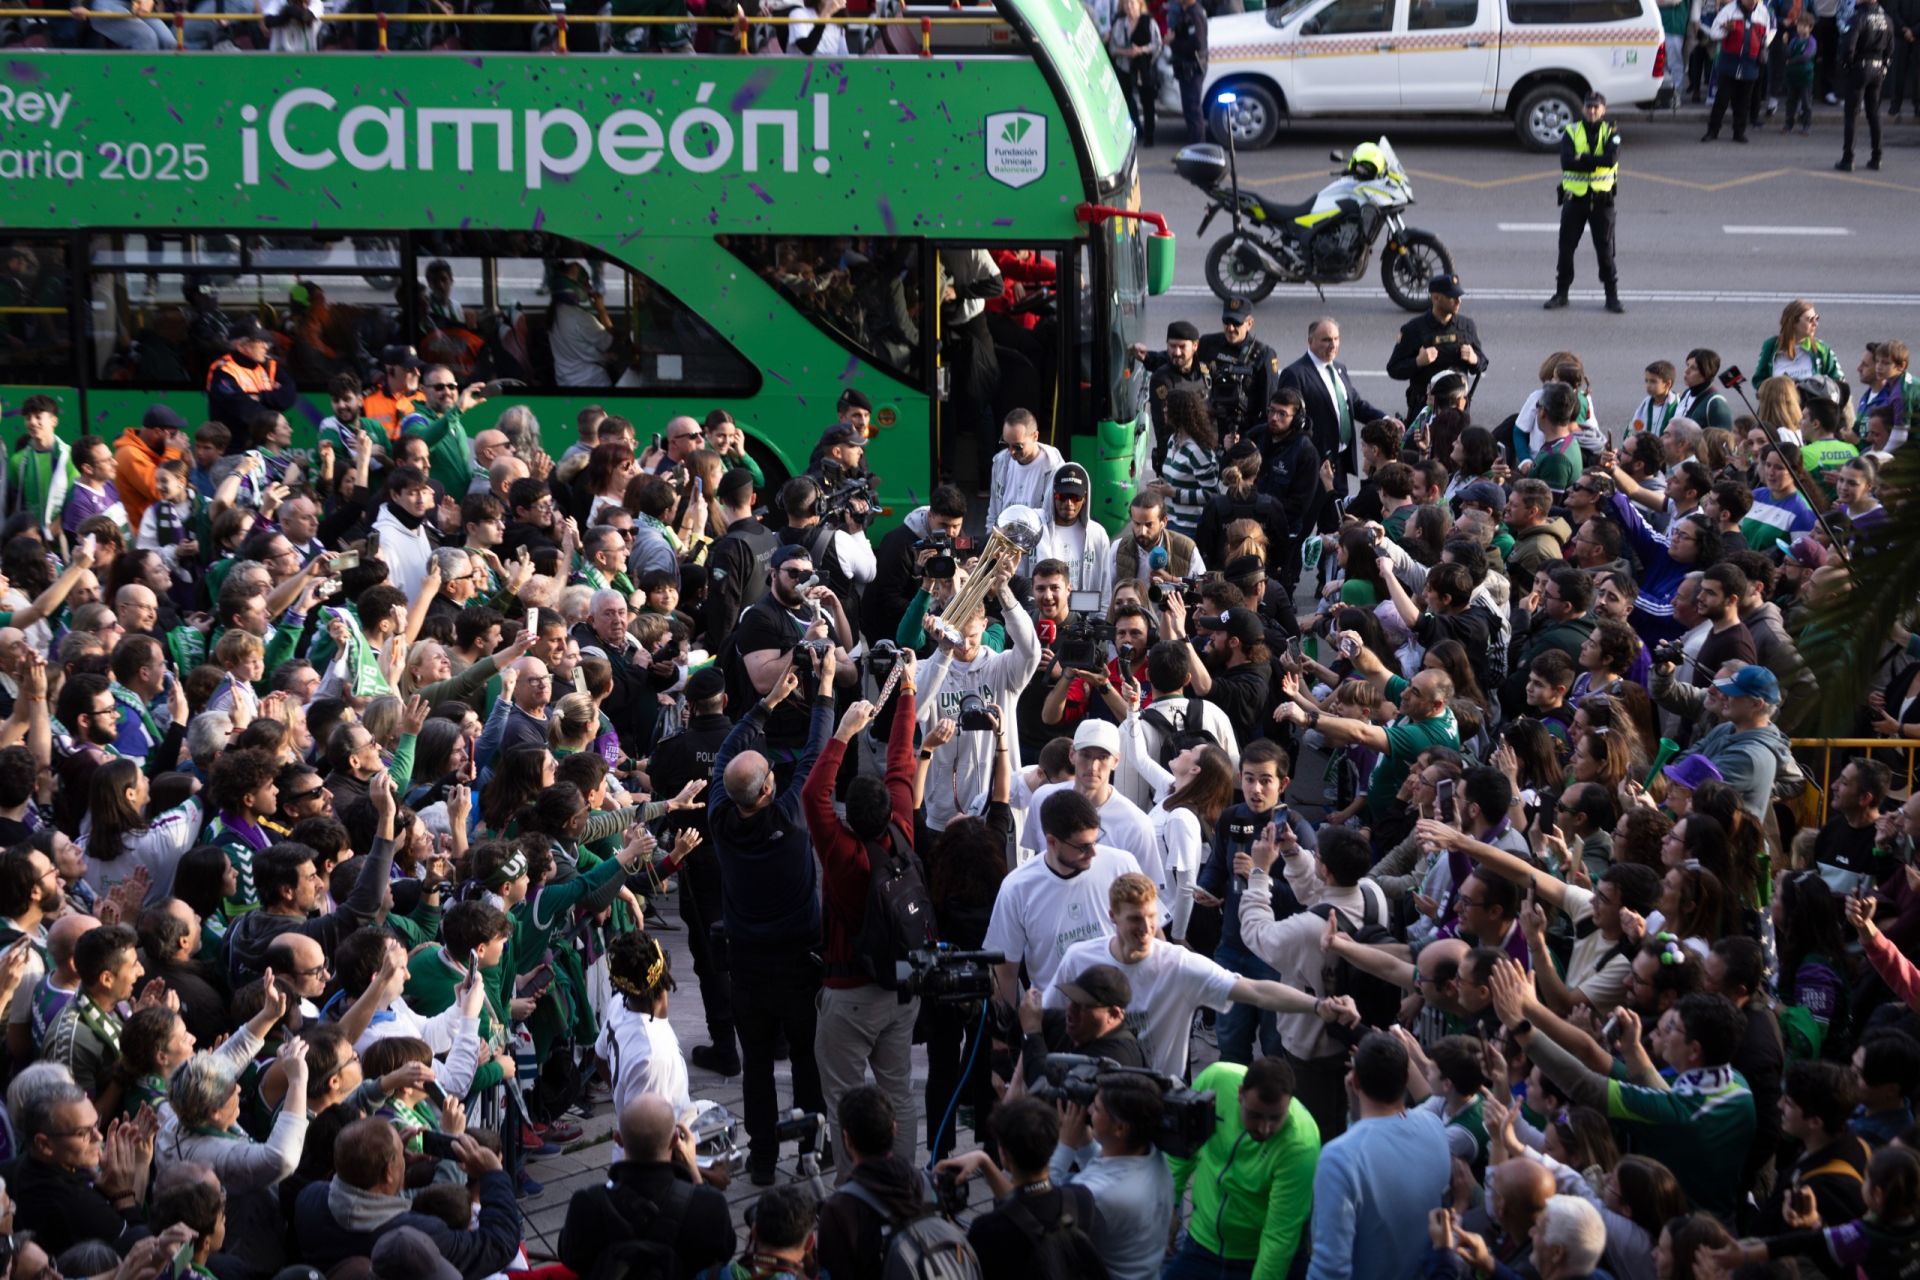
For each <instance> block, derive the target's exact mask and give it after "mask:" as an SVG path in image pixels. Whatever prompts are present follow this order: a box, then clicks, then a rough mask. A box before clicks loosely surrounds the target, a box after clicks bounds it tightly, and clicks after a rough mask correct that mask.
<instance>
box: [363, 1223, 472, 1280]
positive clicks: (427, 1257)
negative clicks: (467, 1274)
mask: <svg viewBox="0 0 1920 1280" xmlns="http://www.w3.org/2000/svg"><path fill="white" fill-rule="evenodd" d="M372 1261H373V1277H374V1280H459V1276H460V1272H459V1270H458V1269H457V1268H455V1267H454V1265H453V1264H452V1263H451V1262H448V1261H447V1260H446V1259H445V1258H443V1257H441V1256H440V1251H439V1250H438V1249H436V1248H434V1245H433V1241H431V1240H429V1239H428V1238H427V1233H426V1232H424V1231H422V1230H420V1228H418V1227H400V1228H399V1229H397V1230H394V1231H386V1232H382V1233H381V1235H380V1237H379V1238H378V1239H377V1240H375V1241H374V1243H373V1255H372Z"/></svg>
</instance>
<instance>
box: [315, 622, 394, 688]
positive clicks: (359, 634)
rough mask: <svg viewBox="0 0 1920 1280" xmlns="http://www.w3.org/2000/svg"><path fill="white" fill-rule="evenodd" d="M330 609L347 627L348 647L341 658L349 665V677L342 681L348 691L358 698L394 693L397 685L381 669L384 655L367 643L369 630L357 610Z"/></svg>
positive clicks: (347, 673)
mask: <svg viewBox="0 0 1920 1280" xmlns="http://www.w3.org/2000/svg"><path fill="white" fill-rule="evenodd" d="M327 612H328V614H330V615H331V616H333V617H335V618H338V619H340V621H342V622H344V623H345V624H346V626H347V647H346V650H345V652H344V653H343V654H342V655H341V661H343V662H344V663H345V664H346V679H345V680H344V681H343V682H342V683H344V684H345V686H346V689H347V692H348V693H349V694H351V695H352V696H354V697H356V698H378V697H381V696H382V695H385V694H389V693H392V692H393V686H392V685H390V684H388V683H387V676H386V673H385V672H384V671H382V670H380V655H379V654H377V653H375V652H374V649H373V646H372V645H371V644H368V643H367V633H366V632H364V631H362V630H361V629H360V619H359V618H358V617H357V616H355V614H354V612H353V610H351V609H336V608H329V609H328V610H327Z"/></svg>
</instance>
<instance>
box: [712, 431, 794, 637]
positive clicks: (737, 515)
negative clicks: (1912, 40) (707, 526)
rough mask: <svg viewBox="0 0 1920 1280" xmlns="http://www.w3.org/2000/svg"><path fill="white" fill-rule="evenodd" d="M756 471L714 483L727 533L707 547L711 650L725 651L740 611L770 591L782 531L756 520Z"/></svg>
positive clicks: (734, 474)
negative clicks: (774, 554) (754, 511)
mask: <svg viewBox="0 0 1920 1280" xmlns="http://www.w3.org/2000/svg"><path fill="white" fill-rule="evenodd" d="M756 496H757V495H756V494H755V493H754V490H753V473H752V472H750V471H748V470H747V469H746V468H745V467H735V468H734V469H733V470H731V471H729V472H727V474H725V475H723V476H721V477H720V483H719V484H717V485H715V486H714V500H715V501H716V502H718V503H719V504H720V509H721V511H723V512H724V513H725V514H726V523H727V531H726V532H725V533H724V534H722V535H720V537H719V538H718V539H716V540H715V541H714V544H713V545H712V546H711V547H709V548H708V549H707V603H706V611H705V615H704V618H703V622H704V624H705V633H706V638H707V652H708V653H719V652H720V648H721V646H722V645H724V644H726V642H727V637H728V636H730V635H732V634H733V629H734V628H735V627H736V626H738V625H739V624H740V614H741V613H742V611H744V610H745V609H747V608H748V607H749V606H750V605H754V604H757V603H759V601H760V599H761V597H763V596H765V595H766V594H767V582H768V575H769V573H770V572H771V571H770V570H769V569H768V567H767V563H768V561H770V560H772V559H773V553H774V552H775V551H776V550H778V549H779V547H780V535H779V534H777V533H775V532H774V531H773V530H771V529H769V528H767V526H765V525H764V524H761V523H760V521H758V520H757V519H755V518H754V515H753V503H754V499H755V497H756Z"/></svg>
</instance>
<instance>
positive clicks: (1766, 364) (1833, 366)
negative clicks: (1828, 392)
mask: <svg viewBox="0 0 1920 1280" xmlns="http://www.w3.org/2000/svg"><path fill="white" fill-rule="evenodd" d="M1779 345H1780V339H1779V337H1777V336H1775V337H1772V338H1768V339H1767V340H1766V341H1765V342H1763V343H1761V344H1760V358H1759V359H1758V360H1755V361H1754V362H1753V385H1754V386H1755V387H1758V386H1759V385H1760V384H1761V383H1763V382H1765V381H1766V380H1767V379H1768V378H1771V377H1772V376H1773V357H1774V349H1775V348H1776V347H1778V346H1779ZM1806 348H1807V350H1808V351H1809V352H1811V353H1812V355H1813V371H1814V372H1815V373H1818V374H1821V375H1823V376H1825V377H1829V378H1832V379H1833V380H1834V381H1835V382H1838V383H1840V384H1841V385H1842V386H1844V385H1846V381H1847V380H1846V377H1845V376H1844V375H1843V374H1841V372H1840V361H1839V360H1838V359H1836V358H1835V357H1834V354H1833V348H1832V347H1829V346H1828V345H1827V344H1826V343H1824V342H1822V341H1820V339H1818V338H1809V339H1808V340H1807V343H1806Z"/></svg>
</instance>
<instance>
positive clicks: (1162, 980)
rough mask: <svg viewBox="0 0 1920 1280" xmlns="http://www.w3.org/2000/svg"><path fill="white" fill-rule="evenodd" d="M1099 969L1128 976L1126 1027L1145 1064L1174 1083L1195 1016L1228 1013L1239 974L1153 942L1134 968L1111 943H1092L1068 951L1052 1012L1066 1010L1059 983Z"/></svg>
mask: <svg viewBox="0 0 1920 1280" xmlns="http://www.w3.org/2000/svg"><path fill="white" fill-rule="evenodd" d="M1096 964H1110V965H1112V966H1113V967H1114V968H1116V969H1118V970H1120V972H1122V973H1124V974H1126V975H1127V982H1128V984H1129V985H1130V986H1131V987H1132V988H1133V1001H1132V1003H1130V1004H1128V1005H1127V1027H1128V1028H1129V1029H1130V1030H1131V1031H1132V1032H1133V1034H1134V1036H1135V1038H1136V1039H1138V1040H1139V1041H1140V1048H1141V1050H1142V1051H1143V1052H1144V1053H1145V1054H1146V1055H1147V1065H1148V1066H1150V1067H1152V1068H1153V1069H1154V1070H1155V1071H1161V1072H1164V1073H1166V1074H1167V1075H1170V1076H1173V1077H1175V1078H1183V1077H1184V1076H1185V1075H1186V1073H1187V1045H1188V1043H1189V1041H1190V1039H1191V1035H1192V1028H1193V1011H1194V1010H1195V1009H1199V1008H1201V1007H1205V1008H1209V1009H1218V1010H1220V1011H1221V1012H1223V1013H1224V1012H1225V1011H1226V1009H1227V1007H1228V1006H1229V1005H1231V1004H1232V1003H1233V997H1232V994H1231V992H1232V991H1233V984H1234V983H1235V982H1237V981H1239V978H1240V975H1239V974H1237V973H1234V972H1233V971H1232V970H1230V969H1225V968H1222V967H1221V966H1220V965H1217V964H1215V963H1214V962H1213V961H1211V960H1209V959H1207V957H1205V956H1203V955H1201V954H1200V953H1199V952H1197V951H1189V950H1188V949H1187V948H1185V947H1177V946H1175V945H1174V944H1173V943H1171V942H1168V941H1167V940H1166V939H1165V938H1155V939H1154V940H1153V945H1152V946H1150V947H1148V948H1147V954H1146V955H1145V956H1143V957H1141V958H1140V959H1139V960H1136V961H1134V962H1133V963H1132V964H1122V963H1121V962H1120V961H1118V960H1115V959H1114V958H1113V946H1112V940H1111V939H1108V938H1090V939H1088V940H1087V941H1085V942H1076V943H1074V944H1073V945H1072V946H1071V947H1069V948H1067V954H1066V955H1065V956H1064V957H1062V958H1061V961H1060V967H1059V968H1058V969H1057V970H1056V971H1055V973H1054V980H1053V983H1052V985H1050V986H1049V987H1048V988H1047V994H1046V1005H1047V1007H1048V1008H1050V1009H1064V1008H1066V1007H1067V997H1066V996H1065V995H1064V994H1062V993H1061V990H1060V984H1061V983H1063V982H1072V981H1073V980H1074V979H1075V978H1077V977H1079V976H1080V975H1081V974H1083V973H1085V972H1086V971H1087V970H1088V969H1090V968H1092V967H1093V966H1094V965H1096Z"/></svg>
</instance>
